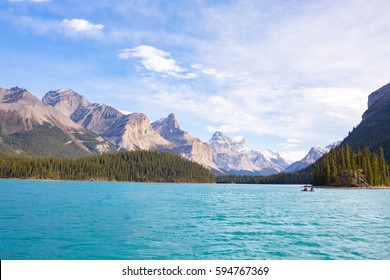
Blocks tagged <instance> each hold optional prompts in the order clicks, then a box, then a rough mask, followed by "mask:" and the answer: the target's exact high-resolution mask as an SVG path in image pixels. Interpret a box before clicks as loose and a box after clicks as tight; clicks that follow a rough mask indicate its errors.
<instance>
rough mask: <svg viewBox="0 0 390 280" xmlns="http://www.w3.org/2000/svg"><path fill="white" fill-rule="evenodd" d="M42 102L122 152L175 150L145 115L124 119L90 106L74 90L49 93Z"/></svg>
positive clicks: (106, 108) (110, 110)
mask: <svg viewBox="0 0 390 280" xmlns="http://www.w3.org/2000/svg"><path fill="white" fill-rule="evenodd" d="M42 101H43V102H44V103H46V104H49V105H51V106H53V107H54V108H57V109H58V110H60V111H61V112H63V113H64V114H66V115H68V116H69V117H70V118H71V119H72V120H73V121H74V122H76V123H78V124H80V125H81V126H83V127H84V128H86V129H88V130H90V131H92V132H94V133H97V134H99V135H101V136H102V137H103V138H105V139H107V140H108V141H110V142H111V143H113V144H115V145H117V146H118V147H119V148H124V149H126V150H129V151H132V150H153V149H171V148H172V146H173V145H172V144H171V143H169V142H168V141H167V140H165V139H164V138H162V137H161V136H160V135H159V134H158V133H156V132H155V131H154V130H153V128H152V127H151V125H150V121H149V119H148V117H147V116H146V115H144V114H141V113H133V114H130V115H124V114H122V113H121V112H119V111H118V110H116V109H114V108H112V107H110V106H107V105H104V104H103V105H100V104H97V103H90V102H88V100H87V99H86V98H85V97H84V96H82V95H80V94H78V93H76V92H74V91H72V90H70V89H60V90H54V91H49V92H48V93H47V94H46V95H45V96H44V97H43V99H42Z"/></svg>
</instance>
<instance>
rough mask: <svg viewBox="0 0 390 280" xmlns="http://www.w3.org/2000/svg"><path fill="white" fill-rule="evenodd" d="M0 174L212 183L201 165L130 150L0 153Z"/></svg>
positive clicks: (163, 154)
mask: <svg viewBox="0 0 390 280" xmlns="http://www.w3.org/2000/svg"><path fill="white" fill-rule="evenodd" d="M0 177H1V178H21V179H31V178H32V179H53V180H103V181H134V182H199V183H200V182H202V183H212V182H215V178H214V176H213V175H212V174H211V173H210V172H209V171H208V170H207V169H206V168H204V167H203V166H202V165H200V164H197V163H195V162H192V161H189V160H185V159H183V158H181V157H180V156H177V155H172V154H169V153H164V152H157V151H152V152H151V151H133V152H123V153H117V154H106V155H100V156H89V157H83V158H77V159H64V158H32V157H21V156H14V155H4V154H3V155H0Z"/></svg>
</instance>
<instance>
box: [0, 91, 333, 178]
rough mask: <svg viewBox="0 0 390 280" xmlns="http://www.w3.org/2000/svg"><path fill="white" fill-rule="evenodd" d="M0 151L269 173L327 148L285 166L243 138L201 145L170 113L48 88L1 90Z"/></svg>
mask: <svg viewBox="0 0 390 280" xmlns="http://www.w3.org/2000/svg"><path fill="white" fill-rule="evenodd" d="M0 94H1V95H0V99H1V100H0V121H1V126H0V137H1V138H0V152H3V153H21V154H26V155H33V156H57V157H61V156H65V157H78V156H82V155H87V154H101V153H110V152H115V151H118V150H129V151H132V150H159V151H168V152H170V153H174V154H179V155H181V156H182V157H184V158H187V159H190V160H193V161H195V162H198V163H200V164H202V165H203V166H205V167H207V168H209V169H210V170H211V171H213V173H214V174H235V175H270V174H275V173H279V172H282V171H284V172H294V171H297V170H300V169H303V168H305V167H307V166H308V165H310V164H312V163H313V162H315V161H316V160H318V159H319V158H320V157H321V156H322V155H323V154H324V153H325V152H326V151H327V150H328V148H312V149H311V150H310V151H309V153H308V154H307V155H306V156H305V157H304V158H303V159H302V160H300V161H298V162H295V163H293V164H291V165H289V164H288V163H287V162H286V161H285V160H284V159H283V158H282V157H281V156H280V155H279V154H278V153H277V152H275V151H271V150H264V151H261V152H260V151H257V150H254V149H250V148H249V147H248V146H247V145H246V144H245V139H244V138H243V137H234V138H230V137H228V136H227V135H225V134H224V133H222V132H219V131H217V132H215V133H214V134H213V135H212V137H211V139H210V140H209V141H208V142H207V143H205V142H202V141H201V140H200V139H198V138H196V137H193V136H191V135H190V134H189V133H188V132H186V131H184V130H182V129H181V128H180V125H179V123H178V121H177V119H176V117H175V115H174V114H173V113H171V114H169V115H168V116H167V117H164V118H162V119H160V120H158V121H155V122H151V121H150V120H149V118H148V117H147V116H146V115H145V114H143V113H131V114H123V113H121V112H120V111H119V110H116V109H115V108H112V107H110V106H107V105H105V104H102V105H101V104H98V103H91V102H89V101H88V100H87V99H86V98H85V97H84V96H82V95H80V94H78V93H76V92H75V91H73V90H71V89H58V90H52V91H49V92H48V93H47V94H46V95H45V96H44V97H43V98H42V100H39V99H38V98H36V97H35V96H33V95H32V94H31V93H29V92H28V91H27V90H25V89H22V88H18V87H14V88H11V89H9V90H8V89H4V88H0Z"/></svg>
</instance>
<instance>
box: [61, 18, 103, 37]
mask: <svg viewBox="0 0 390 280" xmlns="http://www.w3.org/2000/svg"><path fill="white" fill-rule="evenodd" d="M61 26H62V27H63V30H64V32H65V33H67V34H68V35H75V36H77V35H87V36H96V35H98V34H100V32H101V31H102V30H103V28H104V25H103V24H93V23H91V22H89V21H88V20H86V19H78V18H74V19H70V20H69V19H64V20H63V21H62V22H61Z"/></svg>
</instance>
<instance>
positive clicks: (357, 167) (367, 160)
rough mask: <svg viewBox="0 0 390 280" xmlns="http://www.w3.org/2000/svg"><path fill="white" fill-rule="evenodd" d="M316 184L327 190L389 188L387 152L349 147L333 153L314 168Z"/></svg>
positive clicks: (343, 147) (380, 149) (332, 150)
mask: <svg viewBox="0 0 390 280" xmlns="http://www.w3.org/2000/svg"><path fill="white" fill-rule="evenodd" d="M313 183H314V184H315V185H326V186H349V187H366V186H388V185H389V165H388V163H387V162H386V159H385V155H384V150H383V148H382V147H380V148H379V152H378V153H376V152H372V151H371V150H370V149H369V148H368V147H365V148H363V149H358V150H357V151H354V150H352V148H351V147H350V146H349V145H343V146H340V147H337V148H333V149H331V150H330V151H329V152H328V153H327V154H325V155H324V156H323V157H322V158H321V160H319V161H318V162H316V163H315V164H314V176H313Z"/></svg>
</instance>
